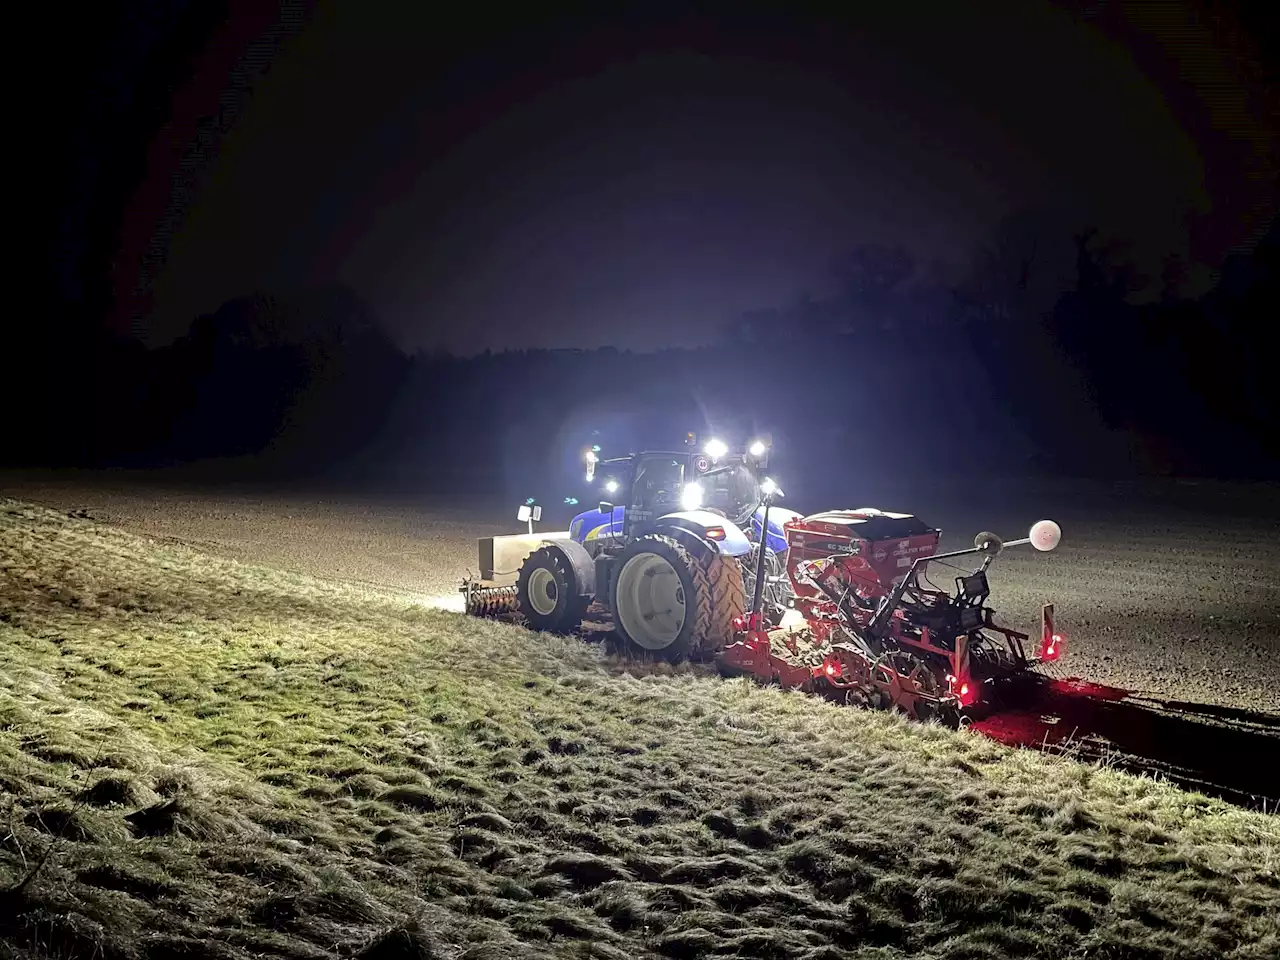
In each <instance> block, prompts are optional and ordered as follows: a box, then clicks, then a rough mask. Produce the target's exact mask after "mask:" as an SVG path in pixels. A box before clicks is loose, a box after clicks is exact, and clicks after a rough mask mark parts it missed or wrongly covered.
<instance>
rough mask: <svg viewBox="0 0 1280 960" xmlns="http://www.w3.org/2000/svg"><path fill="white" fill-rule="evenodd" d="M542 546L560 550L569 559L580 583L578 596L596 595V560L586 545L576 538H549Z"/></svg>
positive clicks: (574, 574) (575, 576) (575, 577)
mask: <svg viewBox="0 0 1280 960" xmlns="http://www.w3.org/2000/svg"><path fill="white" fill-rule="evenodd" d="M541 546H543V547H549V548H551V549H552V550H556V551H558V552H559V553H560V554H561V555H562V556H563V557H564V558H565V560H566V561H568V563H569V566H570V567H571V568H572V569H573V576H574V579H575V580H576V581H577V584H578V596H580V597H594V596H595V593H596V562H595V560H593V559H592V558H591V554H589V553H587V548H586V547H584V546H583V545H582V544H580V543H578V542H577V541H576V540H547V541H545V542H544V543H542V544H541Z"/></svg>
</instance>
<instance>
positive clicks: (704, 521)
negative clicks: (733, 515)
mask: <svg viewBox="0 0 1280 960" xmlns="http://www.w3.org/2000/svg"><path fill="white" fill-rule="evenodd" d="M657 527H658V532H660V533H667V534H671V535H672V536H674V537H676V538H677V539H678V540H679V541H680V542H681V543H682V544H684V546H685V548H686V549H688V550H691V551H693V552H694V554H695V555H701V554H703V553H705V552H707V551H708V550H714V551H716V552H717V553H719V554H720V555H721V556H725V557H745V556H746V555H747V554H749V553H750V552H751V538H750V537H748V536H747V535H746V534H745V533H743V532H742V529H741V528H740V527H739V526H738V525H737V524H736V523H734V522H733V521H732V520H726V519H725V518H724V517H722V516H720V515H719V514H718V513H712V512H710V511H709V510H683V511H681V512H679V513H668V514H665V515H664V516H661V517H659V518H658V523H657ZM712 527H716V528H719V529H722V530H724V539H723V540H721V539H715V540H711V539H709V538H708V537H707V531H708V530H709V529H711V528H712Z"/></svg>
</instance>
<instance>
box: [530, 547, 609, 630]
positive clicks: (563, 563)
mask: <svg viewBox="0 0 1280 960" xmlns="http://www.w3.org/2000/svg"><path fill="white" fill-rule="evenodd" d="M516 602H517V604H518V605H519V607H520V612H521V613H522V614H524V618H525V619H526V620H527V621H529V626H530V627H531V628H532V629H534V630H545V631H547V632H548V633H568V632H569V631H571V630H576V629H577V628H578V627H579V626H580V625H581V624H582V618H583V616H585V614H586V612H587V607H588V606H589V605H590V603H591V598H590V597H586V596H582V595H581V593H580V591H579V589H578V578H577V577H576V576H575V575H574V572H573V567H572V566H571V565H570V564H569V561H568V559H567V558H566V557H565V555H564V554H563V553H561V552H560V551H559V550H557V549H556V548H555V547H539V548H538V549H537V550H535V551H533V553H531V554H529V556H528V558H527V559H526V560H525V562H524V563H523V564H521V565H520V574H519V577H518V578H517V580H516Z"/></svg>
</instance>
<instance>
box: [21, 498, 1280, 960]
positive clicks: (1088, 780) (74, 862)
mask: <svg viewBox="0 0 1280 960" xmlns="http://www.w3.org/2000/svg"><path fill="white" fill-rule="evenodd" d="M1242 760H1243V762H1255V763H1265V762H1269V761H1268V759H1267V758H1261V757H1258V758H1248V759H1244V758H1242ZM0 791H2V793H0V797H2V799H0V889H4V890H6V891H7V892H5V893H3V894H0V956H4V955H6V953H8V954H11V955H13V956H19V957H24V956H31V957H36V956H40V957H43V956H54V957H73V956H74V957H78V956H84V957H89V956H100V957H107V958H112V957H122V958H134V957H139V958H141V957H147V958H151V957H157V958H158V957H256V956H286V957H299V958H302V957H317V958H318V957H370V958H372V957H377V958H402V957H431V958H459V957H466V958H472V960H481V958H494V960H497V958H509V957H510V958H517V957H544V956H576V957H602V958H610V957H616V958H633V957H636V956H664V957H699V956H730V957H760V958H772V957H781V958H811V960H819V958H828V957H831V958H834V957H845V956H849V957H881V958H885V957H895V956H903V955H925V956H930V957H939V958H962V957H975V958H977V957H1004V956H1028V957H1031V956H1034V957H1050V958H1052V957H1077V956H1078V957H1084V956H1097V957H1163V956H1178V957H1204V958H1210V957H1228V958H1236V960H1244V958H1259V960H1261V958H1270V957H1274V956H1276V955H1277V954H1280V822H1278V821H1277V819H1276V818H1274V817H1268V816H1265V815H1263V814H1259V813H1251V812H1247V811H1243V810H1239V809H1236V808H1233V807H1230V806H1227V805H1225V804H1223V803H1220V802H1217V801H1211V800H1208V799H1206V798H1204V797H1201V796H1197V795H1194V794H1188V793H1184V792H1182V791H1180V790H1177V789H1175V788H1173V787H1171V786H1168V785H1166V784H1160V783H1155V782H1152V781H1150V780H1143V779H1137V778H1133V777H1130V776H1127V775H1124V774H1121V773H1116V772H1113V771H1109V770H1105V769H1099V768H1096V767H1090V766H1084V765H1080V764H1077V763H1074V762H1072V761H1070V760H1068V759H1064V758H1056V757H1050V756H1045V755H1041V754H1036V753H1031V752H1013V751H1009V750H1006V749H1004V748H1002V747H999V746H996V745H994V744H992V743H989V742H987V741H985V740H983V739H981V738H979V737H977V736H971V735H964V734H953V733H950V732H946V731H944V730H942V729H939V728H930V727H921V726H912V725H909V724H906V723H904V722H902V721H900V720H898V719H896V718H894V717H892V716H888V715H884V714H870V713H864V712H860V711H855V710H850V709H842V708H837V707H834V706H831V705H828V704H825V703H822V702H819V701H816V700H813V699H810V698H806V697H804V696H800V695H796V694H787V693H783V692H780V691H778V690H772V689H761V688H758V687H755V686H752V685H751V684H750V683H748V682H746V681H732V682H726V681H722V680H719V679H717V678H712V677H708V676H706V675H705V674H702V673H699V672H696V671H693V670H675V671H673V670H670V669H667V668H658V667H654V668H649V669H642V668H640V667H639V666H637V665H628V664H624V663H619V662H616V661H612V660H609V659H607V658H605V657H604V656H603V655H602V653H601V651H600V650H599V649H598V648H594V647H590V646H587V645H584V644H581V643H577V642H574V641H561V640H554V639H550V638H546V637H540V636H534V635H532V634H529V633H526V632H524V631H522V630H519V629H515V628H511V627H506V626H502V625H498V624H490V623H483V622H479V621H469V620H465V619H463V618H461V617H458V616H456V615H453V614H449V613H444V612H440V611H433V610H427V609H424V608H422V607H420V606H415V605H412V604H411V603H409V602H408V601H407V600H406V601H404V602H399V601H397V600H395V599H394V598H387V597H381V598H380V597H376V596H370V595H368V594H367V593H361V592H358V591H355V590H352V589H348V588H345V587H341V586H337V585H332V584H327V583H325V582H322V581H317V580H313V579H309V578H307V577H304V576H301V575H290V574H284V573H280V572H276V571H272V570H268V569H263V568H255V567H249V566H242V565H239V564H236V563H234V562H231V561H224V560H217V559H213V558H210V557H207V556H204V555H201V554H199V553H196V552H194V551H191V550H188V549H186V548H183V547H180V546H171V545H162V544H154V543H150V542H148V541H147V540H145V539H142V538H138V537H135V536H132V535H129V534H126V533H123V532H120V531H118V530H112V529H108V528H104V527H100V526H97V525H94V524H92V523H90V522H87V521H83V520H77V519H73V518H69V517H67V516H65V515H61V514H57V513H54V512H52V511H47V510H43V509H39V508H34V507H30V506H27V505H25V504H22V503H19V502H16V501H12V500H7V501H6V500H0Z"/></svg>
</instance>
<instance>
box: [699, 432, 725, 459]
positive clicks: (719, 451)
mask: <svg viewBox="0 0 1280 960" xmlns="http://www.w3.org/2000/svg"><path fill="white" fill-rule="evenodd" d="M702 452H703V453H705V454H706V455H707V456H708V457H710V458H711V459H712V460H719V459H720V458H721V457H723V456H724V455H725V454H726V453H728V452H729V445H728V444H726V443H725V442H724V441H723V440H717V439H716V438H715V437H712V438H711V439H710V440H708V441H707V445H706V446H705V447H703V448H702Z"/></svg>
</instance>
